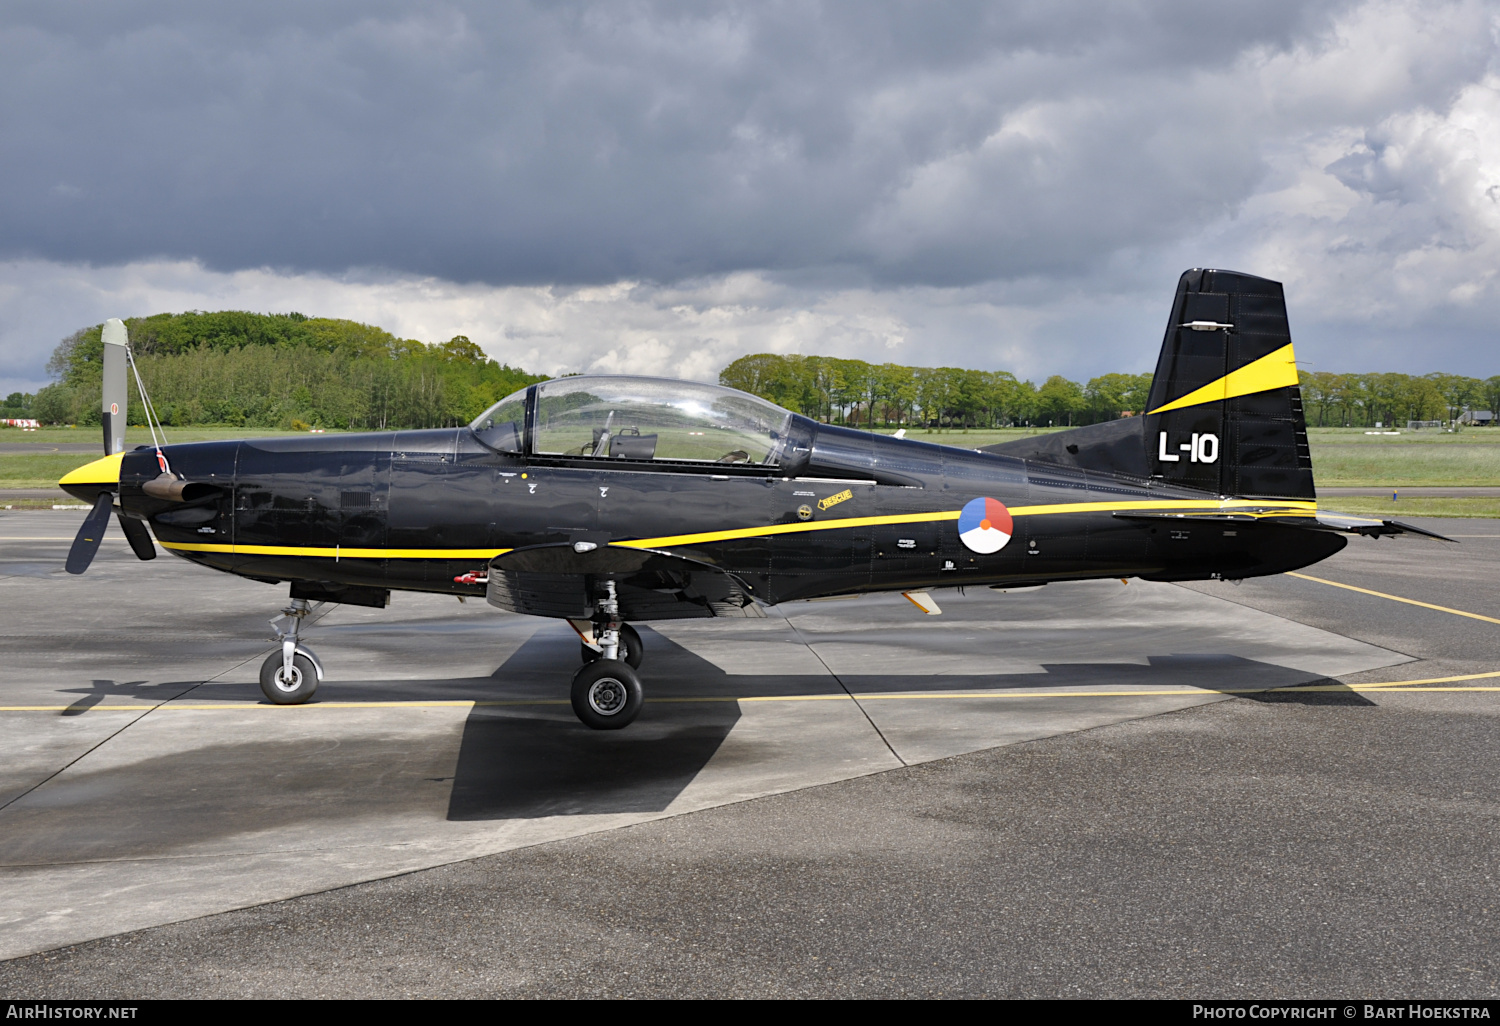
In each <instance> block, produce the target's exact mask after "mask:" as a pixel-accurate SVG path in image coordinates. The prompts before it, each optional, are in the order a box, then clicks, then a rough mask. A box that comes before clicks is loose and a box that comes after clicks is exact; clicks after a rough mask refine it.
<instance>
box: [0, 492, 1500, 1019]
mask: <svg viewBox="0 0 1500 1026" xmlns="http://www.w3.org/2000/svg"><path fill="white" fill-rule="evenodd" d="M77 519H78V518H77V515H70V514H67V513H55V514H54V513H45V514H44V513H28V514H16V515H12V516H9V517H5V518H3V519H0V574H4V575H5V576H4V577H0V589H3V590H4V591H6V592H8V593H9V594H8V596H7V597H9V598H10V599H11V601H10V602H9V603H7V608H8V609H10V610H12V616H11V618H10V619H9V621H8V622H7V624H6V625H5V631H4V635H3V636H0V645H4V646H5V647H6V649H7V650H8V652H7V657H8V662H10V663H11V665H12V673H11V674H10V676H9V679H8V680H7V681H6V683H5V685H4V687H3V691H0V695H3V698H0V701H3V704H4V705H5V706H6V711H5V712H3V713H0V729H3V733H0V750H3V751H4V752H5V753H6V756H7V758H6V760H5V769H4V776H3V779H0V783H3V786H4V788H5V796H4V797H3V798H0V801H8V802H9V804H8V805H6V807H5V808H4V809H3V810H0V894H3V898H0V910H3V911H0V943H3V944H4V945H5V946H6V947H5V948H4V950H5V953H6V954H7V955H12V956H21V955H25V954H26V953H27V952H35V951H42V950H46V949H53V950H50V951H48V953H46V954H39V955H31V956H30V957H20V958H16V959H15V960H13V961H10V962H6V963H4V964H0V994H5V995H7V996H26V997H36V996H83V995H99V994H104V993H108V994H131V995H138V996H152V995H159V996H167V995H176V994H181V995H186V994H201V995H230V994H266V995H270V994H287V995H291V994H346V995H351V996H352V995H382V994H401V993H410V994H497V995H512V994H513V995H543V994H549V995H550V994H559V995H560V994H576V995H589V994H624V993H630V994H643V995H644V994H655V995H683V996H687V995H715V994H744V995H771V994H804V995H823V994H826V995H837V994H850V995H856V994H858V995H873V994H938V993H943V994H976V995H977V994H1059V995H1062V994H1096V995H1110V994H1163V995H1165V994H1178V995H1189V994H1197V995H1203V996H1208V995H1210V994H1222V995H1225V996H1245V995H1246V994H1247V993H1253V994H1255V995H1257V996H1271V995H1272V994H1276V995H1283V996H1285V995H1291V994H1298V993H1326V992H1327V991H1326V990H1324V991H1319V989H1318V988H1320V987H1323V988H1327V987H1333V988H1334V989H1335V990H1338V991H1339V992H1340V993H1343V992H1351V993H1352V992H1353V991H1352V990H1347V988H1350V987H1353V988H1354V989H1356V990H1359V992H1360V993H1375V992H1378V991H1379V989H1380V988H1382V987H1384V988H1391V989H1388V990H1387V991H1386V992H1387V993H1390V994H1392V995H1393V996H1415V994H1416V991H1414V990H1413V989H1412V988H1417V989H1418V990H1421V993H1422V994H1424V995H1425V994H1428V993H1431V994H1433V995H1437V994H1459V993H1463V994H1478V993H1483V994H1494V993H1495V992H1496V990H1497V984H1496V982H1495V981H1496V977H1497V974H1496V965H1497V961H1500V960H1497V952H1496V950H1495V946H1494V944H1493V941H1492V940H1490V939H1489V935H1488V934H1487V933H1486V932H1485V931H1484V930H1483V929H1482V928H1481V927H1480V926H1479V925H1478V924H1480V923H1481V922H1482V921H1483V920H1484V915H1483V913H1484V910H1486V909H1493V908H1495V907H1496V904H1495V903H1496V901H1497V900H1500V895H1497V893H1496V884H1495V881H1496V880H1500V875H1496V874H1495V872H1494V870H1495V869H1496V868H1497V867H1495V865H1494V861H1495V860H1494V853H1493V851H1492V842H1490V840H1489V838H1490V837H1491V836H1492V835H1493V827H1494V823H1493V819H1494V814H1495V810H1496V809H1497V808H1500V806H1497V805H1496V798H1497V797H1500V788H1497V786H1496V780H1495V776H1496V773H1495V769H1494V767H1493V765H1492V763H1493V760H1492V759H1491V758H1489V757H1488V756H1489V753H1491V752H1492V751H1493V742H1494V736H1495V735H1494V727H1495V716H1494V713H1495V711H1496V710H1497V709H1500V703H1497V702H1496V701H1495V699H1494V697H1493V696H1494V694H1495V693H1494V692H1481V691H1461V692H1448V691H1444V692H1437V691H1419V692H1415V693H1410V692H1408V693H1392V692H1388V691H1380V690H1360V691H1353V690H1348V689H1343V688H1337V687H1334V688H1332V689H1329V686H1328V685H1327V683H1326V681H1327V680H1328V679H1329V678H1336V679H1342V680H1346V681H1350V682H1354V683H1357V684H1358V683H1363V684H1368V683H1369V682H1371V681H1394V680H1413V679H1426V678H1431V677H1437V676H1453V675H1459V676H1463V675H1468V674H1474V673H1487V672H1491V671H1493V670H1495V669H1496V667H1495V658H1494V656H1495V645H1494V639H1495V634H1494V632H1495V630H1496V629H1500V625H1497V624H1494V623H1490V622H1488V621H1485V620H1475V619H1472V618H1466V617H1460V616H1457V615H1455V614H1454V613H1451V612H1443V611H1441V610H1437V609H1432V608H1430V607H1431V606H1433V605H1442V606H1448V607H1450V608H1460V609H1462V610H1468V611H1470V612H1477V613H1479V614H1480V615H1488V616H1490V617H1494V618H1497V619H1500V594H1497V588H1496V585H1495V584H1494V583H1493V582H1494V581H1495V580H1496V578H1495V576H1494V575H1493V574H1492V573H1488V572H1487V570H1489V569H1492V568H1493V565H1494V563H1495V562H1497V561H1500V545H1497V541H1496V538H1497V536H1500V529H1497V530H1495V531H1493V532H1490V531H1486V530H1484V529H1483V528H1484V525H1485V524H1487V523H1488V522H1486V521H1473V520H1469V521H1449V522H1438V523H1437V526H1436V528H1435V529H1437V530H1440V531H1443V532H1444V533H1449V534H1459V535H1469V536H1470V537H1466V538H1461V539H1460V540H1461V541H1462V542H1463V544H1462V546H1461V550H1460V549H1458V548H1455V547H1448V546H1442V545H1441V544H1439V543H1423V542H1414V541H1411V540H1409V539H1402V540H1397V541H1394V542H1393V541H1381V542H1371V541H1365V540H1359V539H1356V540H1355V541H1354V542H1353V543H1351V547H1350V549H1349V550H1346V552H1345V553H1341V554H1340V555H1339V556H1336V557H1335V558H1334V559H1332V560H1329V561H1327V562H1325V563H1323V564H1320V565H1319V566H1318V567H1314V568H1310V569H1309V571H1308V574H1309V575H1317V576H1318V578H1320V580H1309V579H1299V578H1274V579H1270V580H1268V581H1265V582H1246V584H1245V585H1244V586H1242V587H1240V588H1234V587H1232V586H1230V585H1227V584H1211V585H1202V586H1194V587H1193V589H1189V588H1184V587H1176V586H1169V585H1154V586H1153V585H1149V584H1145V583H1143V582H1132V583H1131V584H1130V585H1128V586H1127V585H1121V584H1119V583H1118V582H1090V583H1086V584H1073V585H1066V586H1049V587H1047V588H1044V589H1032V590H1026V591H1017V592H1011V593H1006V594H997V593H994V592H989V591H984V592H983V593H980V594H975V593H970V594H968V595H963V596H960V595H957V594H956V593H939V595H938V598H939V601H940V603H941V604H942V605H943V608H944V614H943V616H940V617H923V616H922V615H921V614H920V613H918V612H917V611H916V610H915V609H914V608H913V607H911V606H910V605H909V604H908V603H905V601H904V600H901V599H899V598H895V599H888V598H867V599H860V600H854V601H849V602H831V603H809V604H803V605H798V606H789V607H786V608H784V609H782V610H779V611H773V613H779V614H781V615H779V616H778V615H773V616H772V617H770V618H768V619H766V620H763V621H748V622H744V621H738V622H729V621H707V622H679V623H672V624H660V625H656V629H654V630H652V629H647V630H644V631H643V634H644V635H645V636H646V643H647V652H648V656H647V663H646V664H645V666H644V667H643V668H644V669H645V670H646V671H647V683H648V688H649V689H650V690H649V692H648V693H649V694H651V695H652V696H653V697H655V698H657V699H659V701H656V702H653V703H652V704H651V705H649V706H648V708H647V711H646V713H645V714H643V716H642V718H641V720H640V721H639V722H638V724H637V725H636V726H635V727H632V728H631V729H630V730H627V731H624V732H621V733H620V734H596V733H593V732H589V731H586V730H584V729H583V728H581V727H579V726H578V725H577V724H576V723H575V722H574V721H573V720H572V716H571V712H570V711H569V710H568V709H567V707H566V704H565V702H566V684H567V680H568V677H569V675H570V674H571V672H572V669H573V667H574V666H575V665H576V663H575V662H574V660H576V658H577V656H576V650H577V643H576V640H575V639H573V637H572V635H571V633H570V632H567V631H566V628H564V629H563V630H562V631H558V630H557V629H556V627H555V625H551V624H547V623H545V622H542V621H532V620H528V619H526V618H521V617H512V616H507V615H506V614H502V613H499V612H497V611H495V610H491V609H488V608H482V607H479V608H476V606H475V604H473V603H471V604H469V605H467V606H460V605H458V604H457V603H456V602H454V601H453V600H451V599H450V600H437V599H422V598H411V597H398V598H397V599H396V602H395V604H393V606H392V608H391V609H388V610H383V611H375V610H359V611H352V610H346V609H342V608H340V609H336V610H334V611H333V612H331V613H329V614H328V615H327V617H325V618H324V619H323V620H322V621H321V622H320V624H319V625H318V626H317V627H316V628H315V629H314V631H313V632H312V633H311V634H310V635H309V640H310V643H311V644H313V646H314V647H315V648H317V650H318V651H319V654H320V655H321V656H322V657H323V658H324V659H325V661H326V662H327V663H328V664H329V666H330V671H331V672H330V678H331V679H330V680H329V681H328V682H326V683H325V684H324V686H323V688H322V689H321V690H320V692H319V699H321V700H322V701H321V703H320V704H319V705H318V706H310V707H304V708H298V709H276V708H271V707H268V706H265V705H263V704H258V703H257V701H256V699H257V692H256V690H255V688H254V686H253V684H252V683H251V682H252V681H253V674H254V670H255V668H256V667H257V666H258V663H259V659H260V657H261V656H262V655H263V654H264V653H265V652H266V651H267V650H268V649H269V646H268V645H267V644H266V643H264V642H263V641H258V640H256V637H255V635H256V631H255V629H254V628H255V626H256V623H255V621H256V620H257V619H260V620H263V619H264V618H265V617H266V616H268V615H270V612H271V611H273V610H274V607H275V605H276V604H277V603H278V601H279V597H280V592H279V589H271V588H268V587H265V586H260V585H255V584H253V583H250V582H242V581H237V580H235V579H232V578H228V577H223V576H220V575H214V574H211V573H210V572H207V571H201V570H198V569H196V568H193V567H191V566H189V565H186V564H183V563H181V562H179V561H177V560H172V559H159V560H157V561H155V562H153V563H147V564H140V563H136V562H135V561H134V560H133V559H131V558H130V556H129V553H128V550H126V549H125V547H124V545H123V543H122V542H120V541H118V540H115V541H114V542H113V547H112V548H111V547H110V544H111V543H110V542H106V550H105V552H104V553H103V554H102V555H101V562H100V564H96V566H95V568H94V569H93V570H91V572H90V574H89V575H88V576H87V577H85V578H82V579H76V580H75V579H71V578H65V577H64V576H63V575H59V574H57V573H56V572H55V568H56V563H57V562H59V561H60V553H61V551H63V550H65V549H66V544H67V542H66V540H62V541H50V540H46V539H50V538H53V537H57V538H63V539H66V538H68V537H69V536H70V535H71V530H70V528H69V526H68V525H71V524H76V522H77ZM1424 523H1425V522H1424ZM1476 528H1479V529H1478V530H1476ZM1480 535H1487V536H1488V537H1479V536H1480ZM32 539H35V540H32ZM47 546H55V547H56V548H55V549H53V550H49V549H48V548H47ZM1460 556H1461V558H1458V557H1460ZM1393 561H1394V562H1393ZM1322 581H1332V582H1334V583H1322ZM1444 581H1446V584H1444ZM1341 582H1342V583H1344V584H1348V585H1350V586H1353V587H1361V588H1364V589H1365V591H1351V590H1349V588H1348V587H1342V588H1341V587H1337V586H1336V585H1337V584H1338V583H1341ZM1403 588H1404V589H1405V590H1404V591H1402V589H1403ZM1278 589H1280V590H1278ZM1369 591H1380V592H1383V593H1391V594H1393V593H1396V592H1401V594H1407V595H1410V596H1412V597H1414V598H1415V599H1416V600H1417V601H1422V602H1426V603H1427V605H1426V606H1414V605H1409V604H1406V603H1399V602H1396V601H1394V600H1393V599H1391V598H1380V597H1378V596H1374V595H1369V594H1367V593H1366V592H1369ZM408 598H409V599H410V601H406V599H408ZM1419 642H1420V643H1419ZM1414 658H1415V659H1420V660H1423V661H1422V662H1419V663H1414V662H1412V660H1413V659H1414ZM437 671H441V672H437ZM1491 680H1492V679H1491ZM1318 681H1323V682H1325V683H1324V684H1323V688H1324V689H1323V690H1316V691H1302V692H1290V693H1288V692H1280V693H1277V694H1275V695H1267V694H1264V693H1259V694H1257V693H1254V689H1261V688H1266V687H1275V686H1279V685H1292V684H1306V683H1313V682H1318ZM1485 684H1486V679H1479V680H1471V681H1468V682H1466V683H1463V684H1458V685H1444V686H1461V687H1472V686H1483V685H1485ZM491 703H493V704H491ZM1090 728H1092V729H1090ZM1020 742H1025V743H1020ZM621 828H627V829H621ZM461 860H462V861H461ZM424 867H440V868H424ZM412 870H420V871H418V872H411V871H412ZM393 874H406V875H401V876H396V877H394V878H391V879H385V880H378V879H376V878H379V877H392V875H393ZM372 880H373V881H375V882H365V883H361V882H360V881H372ZM351 884H352V885H354V886H347V885H351ZM336 887H337V888H341V889H337V890H332V889H330V888H336ZM292 895H306V896H305V897H299V898H295V899H294V900H291V901H284V900H278V899H283V898H287V897H290V896H292ZM267 902H269V903H270V904H265V903H267ZM252 905H259V906H260V907H256V908H247V907H245V906H252ZM228 909H238V911H223V910H228ZM215 912H219V913H221V914H218V915H213V914H211V913H215ZM194 916H207V918H199V919H195V920H193V921H191V922H178V921H180V920H186V919H189V918H190V917H194ZM1315 921H1316V922H1315ZM168 923H175V924H176V925H155V924H168ZM153 926H154V928H151V929H144V930H142V929H141V928H143V927H153ZM132 930H134V931H138V932H134V933H124V931H132ZM122 933H124V935H123V936H119V935H120V934H122ZM110 935H115V936H113V937H111V939H107V940H96V941H90V942H87V943H79V942H84V941H87V940H88V938H91V937H107V936H110ZM58 945H72V946H70V947H65V948H62V949H60V950H58V949H57V946H58ZM122 969H123V970H124V971H123V972H122ZM1360 981H1364V982H1363V983H1361V982H1360ZM1245 987H1252V988H1259V989H1256V990H1253V991H1249V992H1247V991H1245V990H1244V989H1243V988H1245ZM122 988H123V989H122ZM1372 988H1373V989H1372ZM1422 988H1427V989H1425V990H1424V989H1422ZM1465 988H1469V989H1465Z"/></svg>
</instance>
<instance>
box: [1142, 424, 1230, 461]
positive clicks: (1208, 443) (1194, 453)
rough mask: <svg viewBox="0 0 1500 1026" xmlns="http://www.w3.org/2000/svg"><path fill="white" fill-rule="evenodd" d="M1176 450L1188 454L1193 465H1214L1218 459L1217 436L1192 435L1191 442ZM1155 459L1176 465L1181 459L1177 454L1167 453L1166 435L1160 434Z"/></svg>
mask: <svg viewBox="0 0 1500 1026" xmlns="http://www.w3.org/2000/svg"><path fill="white" fill-rule="evenodd" d="M1177 448H1179V449H1180V450H1182V451H1183V452H1185V453H1188V454H1189V458H1190V460H1191V461H1192V462H1193V463H1214V462H1216V461H1217V460H1218V458H1219V436H1218V435H1210V434H1201V435H1199V434H1194V435H1193V437H1192V440H1191V441H1188V442H1183V443H1182V444H1181V445H1179V446H1178V447H1177ZM1156 458H1157V459H1159V460H1162V461H1163V462H1166V463H1176V462H1177V461H1178V460H1180V459H1182V457H1181V456H1179V455H1178V454H1177V453H1174V452H1168V451H1167V433H1166V432H1165V431H1163V432H1161V434H1160V436H1159V441H1158V442H1157V452H1156Z"/></svg>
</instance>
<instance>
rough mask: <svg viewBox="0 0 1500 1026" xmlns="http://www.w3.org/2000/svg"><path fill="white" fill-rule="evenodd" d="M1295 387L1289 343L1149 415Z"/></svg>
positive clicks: (1293, 355) (1295, 372)
mask: <svg viewBox="0 0 1500 1026" xmlns="http://www.w3.org/2000/svg"><path fill="white" fill-rule="evenodd" d="M1296 383H1297V357H1296V355H1295V354H1294V353H1293V352H1292V346H1291V343H1287V344H1286V345H1284V346H1282V347H1281V348H1280V349H1278V350H1276V351H1275V352H1273V353H1267V354H1266V355H1265V356H1262V357H1261V358H1260V359H1259V360H1253V361H1251V362H1250V363H1247V364H1245V366H1243V367H1241V368H1240V369H1239V370H1237V371H1230V372H1229V373H1228V374H1226V375H1224V376H1223V377H1222V378H1220V379H1219V380H1218V381H1210V382H1209V383H1208V384H1206V385H1204V386H1203V387H1202V388H1199V389H1194V390H1193V391H1191V392H1189V393H1188V394H1187V395H1185V396H1183V397H1182V398H1181V399H1173V400H1172V401H1171V402H1169V403H1167V404H1166V405H1165V406H1158V407H1157V408H1156V409H1154V410H1152V411H1150V412H1151V413H1166V412H1167V411H1168V410H1180V409H1182V408H1183V407H1185V406H1198V405H1201V404H1202V403H1211V402H1217V401H1218V400H1220V399H1234V398H1237V397H1238V396H1242V395H1253V394H1254V393H1256V392H1269V391H1270V390H1271V389H1273V388H1285V387H1286V386H1287V385H1295V384H1296Z"/></svg>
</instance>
